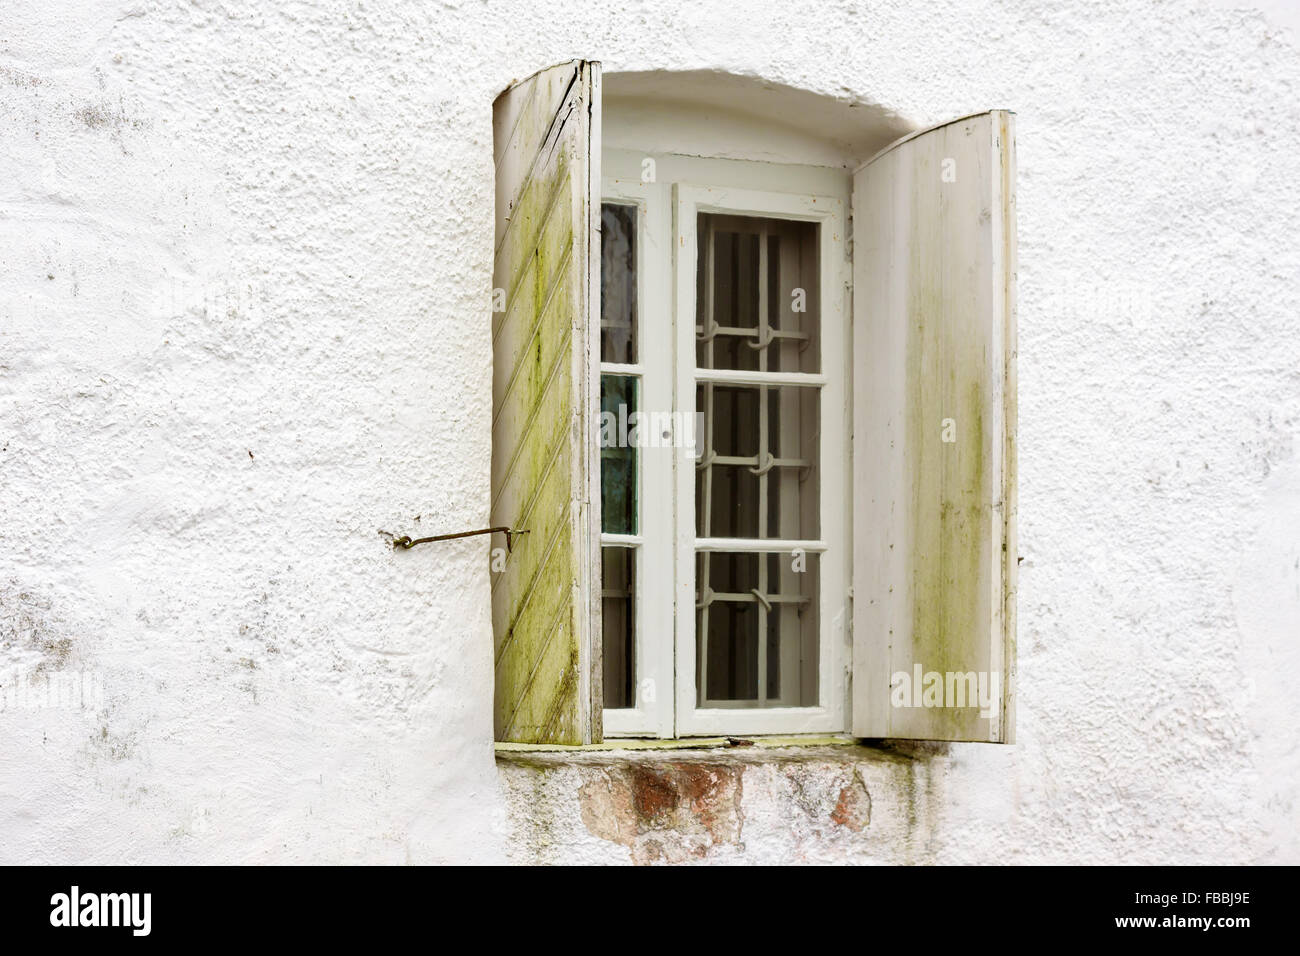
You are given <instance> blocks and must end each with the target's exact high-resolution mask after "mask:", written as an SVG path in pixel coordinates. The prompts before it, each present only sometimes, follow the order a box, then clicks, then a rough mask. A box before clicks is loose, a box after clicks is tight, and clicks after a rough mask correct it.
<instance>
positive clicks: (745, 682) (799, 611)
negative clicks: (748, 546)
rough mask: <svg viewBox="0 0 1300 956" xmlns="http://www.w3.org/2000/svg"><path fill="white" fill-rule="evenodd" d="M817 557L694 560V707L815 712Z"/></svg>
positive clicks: (727, 555)
mask: <svg viewBox="0 0 1300 956" xmlns="http://www.w3.org/2000/svg"><path fill="white" fill-rule="evenodd" d="M817 557H818V556H817V555H815V554H805V553H803V552H799V551H796V552H793V553H792V552H784V553H777V552H766V553H762V554H757V553H752V554H751V553H739V552H724V551H715V552H704V551H701V552H698V553H697V554H696V556H695V605H696V623H695V645H696V665H695V667H696V694H697V698H698V704H699V706H701V707H727V706H736V705H743V706H746V707H811V706H814V705H816V703H817V699H818V698H817V694H818V687H817V680H818V677H817V675H818V641H817V563H818V562H817Z"/></svg>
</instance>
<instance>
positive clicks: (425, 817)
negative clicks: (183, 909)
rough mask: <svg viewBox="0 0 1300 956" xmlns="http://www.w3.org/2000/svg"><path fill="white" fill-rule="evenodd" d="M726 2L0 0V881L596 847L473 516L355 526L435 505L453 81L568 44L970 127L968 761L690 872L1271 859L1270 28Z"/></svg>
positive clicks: (474, 313)
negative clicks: (852, 821)
mask: <svg viewBox="0 0 1300 956" xmlns="http://www.w3.org/2000/svg"><path fill="white" fill-rule="evenodd" d="M736 9H737V8H736V4H734V3H732V2H726V3H717V4H714V3H688V4H680V5H678V4H673V3H665V2H655V3H636V2H617V0H616V2H612V3H611V2H600V3H591V2H573V3H565V4H550V5H543V4H525V3H493V4H490V5H489V4H486V3H456V2H447V3H418V4H417V3H398V2H396V0H367V2H344V0H315V2H313V3H296V4H284V3H271V2H260V3H253V2H237V0H229V2H218V0H199V2H174V0H165V2H162V0H160V2H154V0H99V2H94V0H60V2H52V3H38V2H33V0H17V2H8V3H5V4H4V5H3V7H0V446H2V450H0V683H3V685H4V686H3V690H4V692H5V694H6V695H8V697H7V700H6V706H5V708H4V710H3V711H0V740H2V741H3V743H2V744H0V862H6V863H9V862H83V861H84V862H97V863H106V862H117V861H125V862H164V863H165V862H217V861H220V862H249V861H267V862H287V861H301V862H363V861H364V862H392V863H401V862H433V861H441V860H467V861H481V862H492V861H505V860H527V859H608V860H628V859H634V858H641V857H638V856H637V853H638V850H637V847H636V846H628V845H625V844H623V843H619V842H618V841H617V840H616V839H612V838H611V837H610V834H611V833H616V830H617V828H615V829H614V830H611V829H610V828H609V826H605V825H604V824H600V823H599V820H598V819H597V818H598V817H599V816H600V813H598V812H597V811H595V810H592V811H590V812H589V813H588V814H587V815H586V817H584V815H583V811H582V809H581V808H580V807H579V796H578V793H579V790H580V788H581V786H582V785H583V780H584V779H587V782H590V780H589V779H588V778H584V777H583V776H582V774H583V773H587V774H590V773H591V772H593V771H591V770H590V769H589V768H588V769H587V770H584V769H583V768H581V767H578V768H574V767H559V768H554V769H549V770H548V769H545V768H540V769H539V768H538V767H536V766H528V765H518V764H509V765H505V764H503V765H502V767H501V769H500V770H499V769H498V767H497V765H496V763H495V761H494V758H493V753H492V748H491V744H490V739H491V733H492V726H491V725H492V721H491V693H492V674H491V656H492V655H491V635H490V625H489V616H488V594H489V582H488V573H489V572H488V564H487V559H486V553H487V543H486V541H485V540H484V539H471V540H468V541H463V542H454V543H449V544H447V545H445V546H441V547H428V548H420V549H416V550H413V551H411V552H409V553H403V554H397V555H395V554H394V553H393V552H392V551H391V550H390V549H389V547H388V546H387V545H386V543H385V542H384V540H383V539H382V538H381V537H380V536H379V535H378V533H377V532H378V530H379V529H385V530H390V531H401V532H406V531H413V530H415V529H420V528H428V529H430V530H431V531H432V530H433V529H439V530H441V529H459V528H469V527H476V526H481V525H483V524H484V523H485V519H486V517H487V509H488V462H489V420H490V417H489V416H490V408H489V406H490V401H491V396H490V380H491V375H490V345H489V332H488V329H489V325H488V321H489V315H488V311H487V302H488V290H489V288H490V285H491V251H492V250H491V245H492V225H491V224H492V214H493V210H492V202H493V193H492V188H491V183H492V175H493V170H492V153H491V109H490V106H491V102H492V99H493V97H494V96H495V94H496V93H497V92H498V91H499V90H500V89H501V88H502V87H503V86H504V85H505V84H506V83H507V82H509V81H510V80H511V79H512V78H516V77H520V76H523V75H525V74H527V73H529V72H531V71H532V70H534V69H536V68H537V67H540V66H543V65H546V64H550V63H553V62H557V61H559V60H563V59H567V58H570V57H573V56H586V57H589V58H593V59H599V60H601V61H603V62H604V64H605V67H606V69H607V70H649V69H701V68H716V69H722V70H728V71H732V72H736V73H748V74H758V75H761V76H763V77H766V78H768V79H771V80H774V81H778V82H781V83H784V84H788V85H791V86H797V87H802V88H806V89H809V90H812V91H815V92H819V93H824V94H828V95H834V96H850V97H857V98H861V99H864V100H870V101H874V102H876V103H879V104H881V105H883V106H885V107H886V108H888V109H890V110H895V111H897V112H898V113H899V114H900V115H902V116H905V117H907V118H909V119H910V120H911V121H912V122H914V123H915V124H917V125H926V124H929V123H931V122H934V121H938V120H941V119H945V118H948V117H951V116H955V115H960V114H964V113H968V112H972V111H975V110H980V109H984V108H988V107H1009V108H1012V109H1015V110H1016V111H1017V112H1018V120H1017V124H1018V138H1019V196H1018V207H1019V230H1020V353H1019V355H1020V358H1019V371H1020V427H1019V438H1020V551H1021V554H1023V555H1024V563H1023V564H1022V565H1021V569H1020V599H1019V619H1020V628H1019V634H1020V658H1019V672H1020V683H1019V707H1018V736H1019V743H1018V744H1017V745H1016V746H1015V747H993V746H974V745H954V746H952V747H951V748H947V749H942V748H941V749H939V750H938V751H937V752H935V753H929V752H925V753H922V754H920V755H917V756H914V757H910V758H907V759H910V760H911V761H912V763H910V764H907V765H906V766H905V769H904V770H898V769H896V767H895V764H894V763H892V762H890V761H893V760H894V759H895V758H894V757H892V756H891V757H890V758H889V761H886V763H888V764H889V766H888V767H886V768H885V769H880V768H878V767H876V765H875V764H874V763H872V764H871V766H872V767H876V769H872V770H869V771H860V772H859V773H860V775H859V777H857V778H854V777H853V771H852V770H850V771H849V772H848V776H847V777H846V776H845V770H844V768H843V766H842V765H835V764H834V763H830V764H827V765H826V768H825V769H824V770H821V771H818V770H816V768H815V767H814V769H813V771H812V772H811V775H809V774H807V773H804V772H803V771H799V772H787V771H786V770H783V769H781V767H782V766H784V765H775V764H771V763H765V762H762V761H758V762H756V763H755V762H751V763H746V764H744V766H743V767H742V773H743V776H744V790H743V794H744V796H743V801H744V805H743V806H742V807H741V809H742V811H743V812H741V813H740V815H739V817H738V820H739V823H738V824H737V826H740V827H743V828H748V831H747V832H745V833H743V834H739V835H738V834H737V832H733V831H732V830H727V833H726V836H727V838H726V840H724V841H722V842H723V843H725V846H719V848H718V849H717V850H716V851H713V850H711V849H710V847H711V846H712V844H708V845H704V844H699V843H698V842H697V843H695V844H692V845H691V846H692V848H693V849H698V848H699V846H702V845H703V846H704V852H703V853H701V854H697V855H695V856H691V857H690V858H693V859H694V858H699V859H705V860H708V859H718V860H720V861H733V860H742V861H743V860H772V859H782V858H786V857H788V856H789V855H791V854H793V853H794V851H793V850H792V849H790V848H791V847H794V846H795V845H796V843H797V845H798V846H799V847H801V848H802V849H800V850H799V851H798V854H797V855H799V856H803V857H805V858H809V859H819V860H874V859H913V860H919V861H955V862H988V861H1007V860H1016V861H1026V862H1028V861H1049V860H1050V861H1073V862H1097V863H1102V862H1107V863H1110V862H1125V863H1146V862H1246V861H1272V862H1284V861H1285V862H1291V863H1296V862H1300V807H1298V805H1297V784H1298V783H1300V747H1298V746H1297V732H1298V729H1300V704H1297V701H1298V700H1300V696H1298V695H1297V693H1296V688H1297V687H1298V686H1300V442H1298V441H1297V435H1298V433H1300V252H1297V245H1296V241H1295V214H1296V206H1297V187H1296V183H1297V181H1300V151H1297V150H1296V148H1295V144H1296V143H1297V141H1298V137H1300V89H1298V88H1297V82H1298V81H1300V56H1298V55H1297V46H1298V45H1300V17H1297V15H1296V14H1295V13H1294V12H1293V9H1292V7H1291V6H1289V5H1286V4H1284V3H1282V2H1277V3H1274V2H1268V3H1262V4H1261V5H1259V6H1258V7H1257V8H1249V7H1248V5H1247V4H1246V3H1245V0H1243V2H1242V6H1241V8H1238V6H1237V5H1236V4H1234V3H1231V2H1228V0H1222V2H1202V3H1197V2H1185V0H1180V2H1169V3H1161V4H1144V3H1132V4H1125V3H1118V2H1117V3H1104V4H1098V3H1083V2H1077V0H1076V2H1072V3H1062V2H1060V0H1051V2H1007V3H995V2H980V0H973V2H967V3H946V4H935V5H922V4H917V3H914V2H902V0H891V2H880V3H871V4H861V5H859V4H850V3H825V2H806V3H804V2H793V0H781V2H770V3H764V4H755V5H754V9H753V10H752V11H747V12H746V13H745V14H744V16H741V17H737V15H736ZM416 516H420V518H419V520H418V522H417V517H416ZM79 674H87V675H90V678H91V690H92V693H91V694H90V695H89V696H91V697H92V698H96V699H95V700H92V701H91V703H90V706H87V707H61V708H60V707H34V706H32V703H33V702H32V700H31V699H30V694H29V696H28V697H27V698H25V699H19V697H18V696H17V694H18V691H21V688H22V687H24V686H26V687H29V688H30V687H31V686H32V681H33V679H35V680H36V681H37V686H40V682H41V681H43V680H45V679H46V678H50V677H53V678H54V679H56V680H64V681H66V680H67V679H68V677H69V676H70V675H79ZM15 688H17V689H18V690H17V691H16V689H15ZM99 688H102V700H100V699H98V694H97V692H98V690H99ZM746 759H747V760H748V759H749V758H746ZM742 763H744V762H743V761H742ZM814 763H815V761H814ZM801 766H802V765H801ZM890 768H895V769H890ZM594 772H600V773H603V772H605V771H604V770H602V769H601V768H600V767H597V769H596V771H594ZM783 774H784V776H782V775H783ZM818 774H820V776H818ZM530 775H531V776H530ZM891 775H892V777H891ZM894 778H898V779H903V778H906V779H910V780H912V781H913V783H914V785H913V786H912V787H911V789H909V787H908V786H906V785H901V784H900V785H895V783H896V781H895V783H891V782H890V780H891V779H894ZM602 779H612V778H608V777H607V778H602ZM853 779H859V780H862V781H863V786H864V787H865V788H866V789H867V790H868V791H870V799H871V807H872V809H871V819H872V821H873V822H872V823H868V824H867V825H866V826H865V827H863V828H862V829H861V830H860V831H858V830H854V829H853V828H852V827H848V828H842V829H843V832H840V831H837V830H835V827H834V826H830V825H827V826H820V825H819V826H818V827H812V826H810V825H808V826H805V825H804V824H798V825H797V826H796V823H791V824H790V827H791V829H783V828H782V825H781V821H782V820H786V819H792V818H790V817H788V816H783V815H782V813H781V808H782V807H784V806H787V805H789V802H790V801H791V800H796V801H797V800H798V799H803V800H804V803H805V804H806V805H807V806H811V807H812V809H811V810H809V811H808V812H809V814H810V817H809V818H810V819H812V818H814V817H817V815H818V814H820V813H822V812H823V811H825V812H828V813H829V812H831V808H833V806H834V805H835V801H836V799H840V798H839V797H837V795H838V794H842V793H843V792H845V791H844V790H843V787H846V786H847V787H849V791H848V792H849V795H850V797H852V796H853V794H854V793H856V790H854V789H853V788H854V787H856V784H852V780H853ZM782 780H784V781H785V782H782ZM799 781H802V782H799ZM846 781H848V783H846ZM598 783H599V781H598ZM611 786H612V784H611ZM917 787H919V788H920V789H921V792H923V793H924V795H925V800H924V812H920V811H917V810H916V808H915V807H914V806H911V807H909V806H908V805H907V803H908V801H909V800H914V799H915V798H916V793H917V790H916V788H917ZM597 789H598V790H599V787H597ZM823 791H824V792H823ZM593 792H594V791H593ZM610 792H612V791H610ZM729 792H730V791H729ZM603 793H605V791H603V790H601V791H600V793H598V794H597V797H598V798H599V799H600V800H605V799H606V798H605V797H604V796H601V794H603ZM809 794H811V796H810V795H809ZM593 799H595V798H593ZM611 799H612V798H611ZM737 799H741V798H739V797H737ZM853 799H856V797H853ZM610 805H612V804H610ZM600 806H605V804H601V805H600ZM547 808H550V809H547ZM598 809H599V808H598ZM543 811H545V812H543ZM602 812H603V811H602ZM593 814H595V815H594V816H593ZM539 815H540V817H541V819H540V820H539ZM728 819H729V820H730V818H728ZM593 820H596V822H595V823H593V822H592V821H593ZM878 821H886V822H887V826H886V827H885V829H884V831H883V832H881V828H880V827H879V826H876V822H878ZM607 822H608V821H606V823H607ZM859 822H861V821H859ZM602 826H604V829H602ZM726 826H727V827H731V826H732V824H731V823H727V824H726ZM873 826H876V829H875V830H873V829H872V828H873ZM799 827H802V828H803V829H800V830H799V833H798V834H797V835H796V836H797V839H796V837H795V836H792V833H794V830H795V829H798V828H799ZM822 830H826V832H827V834H828V835H826V836H825V838H824V839H823V838H822V836H821V833H822ZM805 831H806V832H805ZM832 831H833V832H832ZM602 833H604V834H605V835H604V836H602V835H601V834H602ZM733 837H735V839H732V838H733ZM692 839H693V838H692ZM792 840H794V841H795V842H793V843H792V842H791V841H792ZM543 844H544V846H543ZM642 849H644V847H642ZM667 856H668V857H670V858H671V857H672V856H673V854H671V853H670V854H667Z"/></svg>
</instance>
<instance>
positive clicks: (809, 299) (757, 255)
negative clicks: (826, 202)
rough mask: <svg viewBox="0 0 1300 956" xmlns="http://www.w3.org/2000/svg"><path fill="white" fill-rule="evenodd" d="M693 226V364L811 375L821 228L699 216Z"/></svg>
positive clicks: (815, 349) (815, 360) (815, 350)
mask: <svg viewBox="0 0 1300 956" xmlns="http://www.w3.org/2000/svg"><path fill="white" fill-rule="evenodd" d="M697 228H698V250H699V252H698V256H699V261H698V268H697V272H696V320H695V343H696V344H695V352H696V354H695V360H696V365H697V366H698V367H699V368H716V369H741V370H744V371H751V372H752V371H762V372H816V371H817V370H818V369H819V367H820V362H819V357H818V341H817V339H818V324H819V315H818V309H819V304H820V297H819V295H818V281H817V277H818V274H819V273H818V265H817V256H818V252H817V230H818V228H819V227H818V225H817V224H816V223H811V222H794V221H792V220H785V219H764V218H759V217H756V216H722V215H715V214H711V213H701V214H700V216H699V220H698V225H697Z"/></svg>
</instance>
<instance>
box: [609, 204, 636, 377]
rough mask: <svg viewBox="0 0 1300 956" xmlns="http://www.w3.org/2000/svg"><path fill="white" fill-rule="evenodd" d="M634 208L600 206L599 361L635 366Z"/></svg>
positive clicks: (617, 205)
mask: <svg viewBox="0 0 1300 956" xmlns="http://www.w3.org/2000/svg"><path fill="white" fill-rule="evenodd" d="M636 312H637V303H636V207H635V206H624V205H619V204H617V203H604V204H603V205H602V206H601V207H600V360H601V361H602V362H620V363H623V364H628V365H630V364H634V363H635V362H636V361H637V354H636V319H637V315H636Z"/></svg>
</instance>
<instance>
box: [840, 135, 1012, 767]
mask: <svg viewBox="0 0 1300 956" xmlns="http://www.w3.org/2000/svg"><path fill="white" fill-rule="evenodd" d="M1013 122H1014V117H1013V115H1012V114H1010V113H1007V112H1004V111H992V112H989V113H982V114H979V115H976V116H969V117H966V118H963V119H960V120H956V121H954V122H951V123H947V124H944V125H942V126H939V127H935V128H934V129H930V130H926V131H924V132H922V133H918V134H913V135H912V136H909V137H905V138H904V139H902V140H900V141H898V142H897V143H895V144H894V145H892V146H890V147H889V148H888V149H886V150H884V151H883V152H881V153H880V154H878V155H877V156H876V157H875V158H873V159H872V160H871V161H870V162H868V163H867V164H866V165H865V166H863V167H862V168H861V169H860V170H858V172H857V173H856V174H855V176H854V197H853V236H854V240H853V260H854V265H853V281H854V292H853V296H854V309H853V310H854V329H853V336H854V353H855V355H854V385H853V388H854V399H853V404H854V410H853V414H854V426H853V428H854V445H853V472H854V502H853V506H854V569H853V579H854V583H853V644H854V667H853V685H854V692H853V731H854V733H855V734H856V735H858V736H861V737H893V738H910V739H919V740H920V739H923V740H976V741H990V742H1002V743H1009V742H1011V741H1012V738H1013V733H1014V685H1015V572H1016V530H1015V507H1016V505H1015V489H1016V465H1015V416H1016V377H1015V355H1016V352H1015V349H1016V323H1015V269H1016V238H1015V155H1014V149H1015V147H1014V127H1013ZM934 675H937V680H938V681H939V684H938V686H937V687H936V677H935V676H934ZM972 675H973V676H974V681H975V683H974V684H972V683H971V676H972ZM981 681H982V682H983V683H982V684H981V683H980V682H981ZM972 688H974V693H973V694H972ZM936 691H937V692H936ZM981 691H982V693H983V695H984V700H983V701H982V702H981V700H980V699H979V697H980V693H981ZM918 692H919V693H918ZM971 696H974V697H975V698H976V700H975V701H974V702H973V703H972V701H971V699H970V698H971ZM981 703H983V704H986V705H987V706H981Z"/></svg>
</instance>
